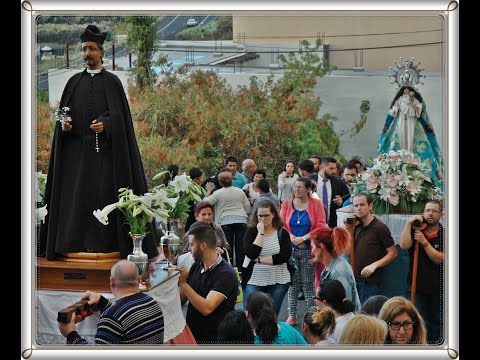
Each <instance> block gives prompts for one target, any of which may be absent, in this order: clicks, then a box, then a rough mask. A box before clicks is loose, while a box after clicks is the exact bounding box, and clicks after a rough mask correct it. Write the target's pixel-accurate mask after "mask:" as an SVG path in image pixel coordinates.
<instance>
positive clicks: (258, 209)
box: [60, 156, 443, 346]
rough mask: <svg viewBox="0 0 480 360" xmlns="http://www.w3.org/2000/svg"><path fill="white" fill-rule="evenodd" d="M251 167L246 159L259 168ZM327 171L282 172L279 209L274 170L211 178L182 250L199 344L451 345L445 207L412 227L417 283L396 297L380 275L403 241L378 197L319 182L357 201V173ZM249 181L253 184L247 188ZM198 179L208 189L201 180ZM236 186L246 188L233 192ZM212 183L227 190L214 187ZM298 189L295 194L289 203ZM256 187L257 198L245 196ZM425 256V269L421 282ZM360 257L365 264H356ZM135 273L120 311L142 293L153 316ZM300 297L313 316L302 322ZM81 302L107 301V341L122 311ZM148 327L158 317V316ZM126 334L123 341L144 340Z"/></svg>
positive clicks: (435, 207) (189, 311)
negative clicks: (382, 214)
mask: <svg viewBox="0 0 480 360" xmlns="http://www.w3.org/2000/svg"><path fill="white" fill-rule="evenodd" d="M325 159H326V160H325ZM252 162H253V160H251V159H248V163H249V164H251V163H252ZM319 164H320V166H319V168H318V173H316V172H315V167H314V162H313V161H312V160H310V159H309V160H308V161H306V160H305V161H303V166H304V167H305V169H306V170H305V171H311V173H310V174H309V176H308V177H306V176H300V175H297V174H295V175H297V176H296V177H295V180H293V181H292V183H291V184H288V181H289V180H290V179H293V178H294V176H293V175H292V174H291V172H288V171H287V170H285V171H284V174H285V179H283V175H284V174H280V175H279V178H282V181H283V182H284V186H283V187H279V188H278V197H277V199H278V202H277V201H272V200H271V197H268V196H264V195H265V193H267V194H268V193H272V190H271V187H270V185H269V183H268V178H267V176H266V173H265V171H264V170H258V169H255V167H256V166H254V167H250V169H252V174H251V176H250V177H249V178H250V179H251V182H249V181H250V180H247V177H246V176H245V175H242V173H240V172H238V171H236V165H237V159H236V158H235V157H233V156H229V157H228V158H227V159H226V165H229V166H228V167H223V168H221V169H220V170H219V172H218V173H217V174H216V176H214V177H213V178H208V179H206V180H205V181H203V184H204V187H205V189H206V195H205V197H204V198H203V199H202V201H201V202H199V203H196V204H194V207H193V213H192V216H193V217H194V219H193V220H192V222H191V224H190V225H188V226H187V227H186V229H185V230H186V233H185V239H184V240H185V244H184V245H185V246H184V254H182V255H180V256H179V257H178V259H176V261H177V264H178V265H179V266H180V269H179V270H180V272H181V275H180V279H179V289H180V294H181V299H182V302H186V304H187V305H186V312H185V316H186V323H187V326H188V327H189V329H190V330H191V332H192V334H193V336H194V337H195V341H196V342H197V344H244V345H245V344H251V345H254V344H275V345H301V346H307V345H309V344H311V345H315V346H327V345H328V346H330V345H335V344H370V345H379V344H417V345H419V344H420V345H426V344H439V343H441V342H442V341H443V340H442V339H443V335H442V334H443V313H442V309H443V304H442V303H443V300H442V299H443V294H442V283H443V266H442V263H443V227H442V225H441V224H440V220H441V217H442V211H443V209H442V204H441V202H439V201H437V200H432V201H429V202H427V204H426V205H425V208H424V211H423V213H422V214H420V215H413V216H412V217H411V218H410V219H409V220H408V221H406V223H405V226H404V229H403V231H402V233H401V235H400V237H399V239H398V247H399V248H401V249H405V250H408V253H409V257H410V258H411V261H410V262H411V264H410V269H409V274H408V276H405V275H406V274H404V277H406V279H407V280H406V281H407V282H408V284H409V287H408V293H405V294H403V295H404V296H395V297H392V298H390V299H389V298H387V297H385V296H383V295H382V294H381V293H380V288H381V287H380V284H381V282H382V281H384V279H383V278H382V268H384V267H385V266H386V265H388V264H389V263H391V262H392V261H393V260H394V259H395V258H396V257H397V245H395V242H394V240H393V238H392V235H391V233H390V230H389V228H388V227H387V226H386V225H385V224H384V223H383V222H382V221H380V220H379V219H378V218H377V217H375V216H374V215H373V213H372V202H371V199H370V196H369V195H368V194H364V193H359V194H355V196H354V197H353V199H349V196H345V195H340V194H339V193H338V191H336V188H337V187H336V186H334V185H333V182H332V183H331V185H330V187H328V185H325V184H324V183H325V182H324V181H322V183H323V184H322V185H321V186H315V182H316V181H318V179H319V178H321V179H322V180H323V179H324V177H328V180H330V181H331V180H332V179H335V181H336V182H338V184H341V186H340V187H338V188H343V187H345V189H347V192H348V193H347V195H350V191H349V190H348V189H349V187H348V185H349V184H350V180H351V178H352V176H348V177H345V178H342V177H341V175H342V173H340V176H337V175H335V174H336V171H335V170H334V168H335V169H337V166H336V160H335V159H334V158H331V157H327V158H324V159H321V160H320V161H319ZM331 164H334V165H335V166H331ZM292 165H293V166H294V162H293V161H288V162H287V163H286V166H285V169H291V166H292ZM327 168H328V170H327ZM341 169H344V170H345V169H349V170H353V169H355V170H353V171H354V172H355V173H356V174H358V173H359V172H361V171H362V168H361V167H360V168H357V166H355V165H354V164H353V162H352V163H348V164H345V165H343V166H342V167H341ZM233 170H235V173H234V172H233ZM299 172H301V171H300V169H299ZM258 174H261V176H258ZM288 174H290V175H288ZM322 174H323V176H322ZM327 174H328V175H327ZM350 174H351V172H350ZM302 175H305V174H302ZM242 176H243V177H244V178H245V179H243V178H242V180H241V181H240V180H239V179H240V178H241V177H242ZM198 178H199V179H198V182H199V183H200V182H201V180H202V179H204V176H203V174H202V175H200V176H199V177H198ZM234 178H236V179H237V184H238V186H235V185H233V179H234ZM207 180H208V181H207ZM214 182H216V183H217V184H218V186H216V185H212V183H214ZM245 182H246V184H244V183H245ZM255 182H257V185H256V186H255ZM265 183H266V186H265ZM248 184H252V185H250V186H248ZM262 184H263V185H262ZM287 184H288V185H287ZM257 187H258V189H261V191H260V192H259V193H260V196H258V197H256V198H255V199H252V198H249V195H250V196H251V195H252V193H253V192H255V191H256V190H255V189H257ZM289 187H291V189H290V191H291V197H290V198H285V197H282V193H285V190H286V188H289ZM248 188H249V189H250V190H249V191H245V189H248ZM325 188H326V193H327V196H328V197H329V198H330V200H329V201H330V202H331V205H330V206H331V207H341V206H342V205H344V203H345V202H346V201H347V200H350V203H351V206H352V207H353V211H354V214H355V216H356V219H357V221H358V223H357V225H356V226H355V227H354V229H353V231H352V233H350V232H349V231H348V230H347V229H346V228H344V227H342V226H329V222H328V220H327V219H329V213H330V211H329V210H328V207H327V206H325V205H324V202H323V201H322V199H321V197H322V196H323V195H324V194H323V193H324V189H325ZM242 189H243V190H242ZM314 189H315V190H314ZM314 194H317V195H319V194H320V196H317V197H315V196H314ZM281 199H283V200H281ZM252 209H253V211H252ZM419 223H421V224H422V226H421V227H419V226H418V224H419ZM351 234H353V238H352V237H351ZM414 245H417V246H414ZM352 247H353V249H352ZM415 252H417V255H415ZM415 256H416V257H417V258H418V263H417V267H418V271H416V273H415V274H414V273H413V272H414V270H413V258H414V257H415ZM350 257H353V258H354V259H355V262H354V264H353V265H352V263H351V259H350ZM232 265H233V266H232ZM118 266H122V267H125V266H126V264H124V263H119V265H118ZM234 267H236V268H237V269H238V270H239V271H240V276H241V280H240V281H241V287H242V290H243V303H242V304H241V307H242V308H243V311H241V310H239V306H240V304H238V305H236V302H237V295H238V285H239V280H238V279H237V274H236V273H235V270H234ZM114 273H115V274H114ZM135 276H137V277H138V272H137V274H131V275H130V277H129V278H128V279H130V280H129V281H127V282H126V284H127V285H128V284H130V286H131V287H130V290H131V292H132V293H129V292H128V291H127V296H125V295H119V296H117V295H116V298H117V302H116V303H117V304H118V303H119V301H122V302H125V306H124V308H122V309H124V311H128V308H129V306H130V305H129V304H130V302H129V301H126V299H128V296H133V297H134V298H135V300H138V301H140V300H141V301H142V302H145V303H146V304H149V306H152V308H153V305H152V304H151V301H149V300H150V299H148V296H147V298H145V299H144V298H142V299H136V297H138V296H139V295H138V288H137V287H136V286H135V284H137V282H136V281H135V280H134V279H135ZM117 279H118V275H117V272H116V271H114V269H112V282H111V285H112V292H113V291H114V288H115V291H116V292H115V293H114V294H118V292H119V291H118V290H117V289H118V288H121V286H122V284H123V283H125V281H126V280H125V278H124V277H121V279H120V280H117ZM412 282H415V284H416V286H415V289H414V290H413V291H414V292H415V296H416V303H415V304H414V303H412V302H411V301H410V300H409V299H411V298H412ZM119 284H120V285H119ZM300 292H302V293H303V296H304V298H305V305H306V307H307V311H306V313H305V314H304V316H303V318H302V319H298V320H297V303H298V301H300V300H299V293H300ZM120 294H122V293H120ZM285 296H287V297H288V300H287V303H288V318H287V319H279V318H278V316H279V314H280V308H281V306H282V303H283V301H284V298H285ZM82 298H83V299H87V300H90V301H91V302H92V303H93V304H97V303H98V304H99V305H100V304H101V305H100V306H98V309H99V310H101V311H102V317H101V321H100V323H99V333H98V334H97V337H96V342H97V343H108V342H109V341H108V339H105V325H103V323H104V322H105V321H107V318H106V317H107V316H109V314H110V313H111V310H109V309H111V308H114V307H112V306H115V305H112V304H109V303H108V302H106V300H105V299H103V298H102V297H100V296H98V295H95V294H92V293H89V292H87V293H86V294H85V295H84V296H83V297H82ZM120 299H122V300H120ZM117 306H118V305H117ZM132 311H133V310H132ZM152 311H153V310H152ZM155 311H156V312H157V313H158V317H155V320H156V323H155V325H152V326H155V327H158V331H159V334H160V333H161V332H162V330H161V329H160V328H161V324H162V321H161V319H160V318H161V309H159V308H156V309H155ZM153 314H154V313H153V312H152V314H151V315H152V316H153ZM104 318H105V319H104ZM282 320H283V321H282ZM111 321H113V320H108V326H112V322H111ZM115 321H120V320H115ZM148 321H153V320H152V319H150V318H149V317H148ZM100 324H102V325H100ZM297 325H298V327H297ZM100 326H102V330H101V331H100ZM116 326H121V324H119V325H116ZM220 329H221V331H220ZM60 330H61V333H62V334H64V335H65V337H66V338H67V342H70V343H77V344H78V343H85V341H84V340H83V339H82V338H81V337H80V335H78V334H77V333H76V331H75V325H74V322H72V323H70V324H67V325H65V324H62V325H60ZM112 331H113V330H112ZM128 332H129V331H128V330H126V333H125V334H122V336H121V337H120V338H117V339H116V341H117V342H121V343H132V340H131V339H132V338H133V339H136V340H138V338H137V337H136V336H133V337H131V336H130V334H128ZM135 334H137V333H136V332H135ZM159 338H160V335H158V336H157V335H155V336H151V337H146V338H145V339H144V340H143V343H156V342H157V341H158V339H159ZM136 340H135V341H136ZM138 342H139V343H140V341H138Z"/></svg>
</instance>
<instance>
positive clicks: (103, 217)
mask: <svg viewBox="0 0 480 360" xmlns="http://www.w3.org/2000/svg"><path fill="white" fill-rule="evenodd" d="M93 216H95V217H96V218H97V220H98V221H100V222H101V223H102V224H103V225H108V216H107V215H105V213H104V212H102V211H101V210H100V209H97V210H94V211H93Z"/></svg>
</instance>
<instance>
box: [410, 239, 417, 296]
mask: <svg viewBox="0 0 480 360" xmlns="http://www.w3.org/2000/svg"><path fill="white" fill-rule="evenodd" d="M418 251H419V248H418V241H415V250H414V252H413V269H412V294H411V298H410V301H411V302H412V304H414V305H415V293H416V291H417V271H418Z"/></svg>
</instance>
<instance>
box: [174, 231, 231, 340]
mask: <svg viewBox="0 0 480 360" xmlns="http://www.w3.org/2000/svg"><path fill="white" fill-rule="evenodd" d="M197 224H198V225H197ZM188 242H189V244H190V249H191V252H192V254H193V259H194V260H195V263H194V264H193V265H192V267H191V268H190V272H188V270H187V269H186V268H181V274H180V279H179V280H178V283H179V285H180V295H181V298H182V303H183V302H185V301H186V300H189V304H188V310H187V324H188V326H189V327H190V330H191V331H192V333H193V336H194V337H195V339H196V341H197V343H198V344H212V343H215V341H216V339H217V328H218V324H219V323H220V322H221V321H222V320H223V318H224V317H225V315H226V314H227V313H228V312H229V311H232V310H233V309H234V307H235V302H236V299H237V292H238V280H237V276H236V274H235V271H234V270H233V268H232V266H231V265H230V264H229V263H227V262H226V261H225V260H224V259H223V258H222V257H221V256H220V255H219V254H218V253H217V249H216V247H217V239H216V237H215V233H214V231H213V229H212V228H211V227H210V226H209V225H208V224H207V223H203V222H197V223H195V224H193V225H192V226H191V227H190V230H189V235H188Z"/></svg>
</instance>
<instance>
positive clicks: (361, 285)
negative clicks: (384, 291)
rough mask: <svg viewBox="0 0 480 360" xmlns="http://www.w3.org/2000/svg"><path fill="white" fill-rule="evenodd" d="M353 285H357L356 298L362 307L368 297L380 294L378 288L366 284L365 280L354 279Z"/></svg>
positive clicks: (374, 285) (375, 285)
mask: <svg viewBox="0 0 480 360" xmlns="http://www.w3.org/2000/svg"><path fill="white" fill-rule="evenodd" d="M355 283H356V284H357V291H358V297H359V298H360V303H362V305H363V303H364V302H365V301H366V300H367V299H368V298H369V297H370V296H373V295H378V294H379V292H380V286H378V285H377V284H371V283H367V282H366V281H365V279H360V278H357V277H356V278H355Z"/></svg>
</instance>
